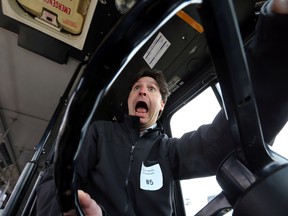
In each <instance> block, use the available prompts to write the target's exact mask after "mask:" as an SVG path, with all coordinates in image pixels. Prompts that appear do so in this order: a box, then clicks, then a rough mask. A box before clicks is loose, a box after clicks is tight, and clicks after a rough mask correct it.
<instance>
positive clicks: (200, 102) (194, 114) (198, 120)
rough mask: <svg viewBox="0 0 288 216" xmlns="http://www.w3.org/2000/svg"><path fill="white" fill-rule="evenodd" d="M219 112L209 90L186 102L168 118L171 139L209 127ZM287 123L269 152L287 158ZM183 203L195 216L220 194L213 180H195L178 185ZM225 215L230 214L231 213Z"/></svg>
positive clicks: (216, 102) (190, 213)
mask: <svg viewBox="0 0 288 216" xmlns="http://www.w3.org/2000/svg"><path fill="white" fill-rule="evenodd" d="M219 110H220V105H219V103H218V101H217V99H216V96H215V95H214V92H213V90H212V88H211V87H209V88H207V89H206V90H205V91H204V92H202V93H201V94H199V95H198V96H197V97H196V98H194V99H193V100H192V101H190V102H189V103H187V104H186V105H185V106H184V107H182V108H181V109H180V110H179V111H177V112H176V113H175V114H174V115H173V116H172V118H171V131H172V136H173V137H181V136H182V135H183V134H184V133H185V132H188V131H192V130H196V129H197V128H198V127H199V126H201V125H203V124H209V123H211V122H212V121H213V119H214V117H215V116H216V114H217V113H218V112H219ZM285 140H286V141H287V140H288V124H286V126H285V127H284V128H283V129H282V131H281V132H280V133H279V134H278V135H277V137H276V139H275V142H274V144H273V146H272V147H271V149H273V150H274V151H275V152H277V153H279V154H281V155H282V156H284V157H286V158H288V148H287V146H286V148H285V144H286V143H285ZM180 184H181V189H182V194H183V203H184V205H185V211H186V215H187V216H192V215H195V214H196V213H197V212H198V211H199V210H200V209H201V208H203V207H204V206H205V205H206V204H207V203H208V202H209V201H210V200H211V199H213V198H214V197H215V196H216V195H218V194H219V193H220V192H221V190H222V189H221V188H220V186H219V185H218V183H217V181H216V177H215V176H212V177H206V178H196V179H189V180H182V181H181V182H180ZM227 215H232V211H230V212H228V213H227V214H226V216H227Z"/></svg>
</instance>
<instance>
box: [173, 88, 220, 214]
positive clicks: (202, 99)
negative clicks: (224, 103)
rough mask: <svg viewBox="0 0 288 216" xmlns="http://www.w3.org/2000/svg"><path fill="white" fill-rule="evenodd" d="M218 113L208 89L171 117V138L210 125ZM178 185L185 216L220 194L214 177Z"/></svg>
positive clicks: (191, 180)
mask: <svg viewBox="0 0 288 216" xmlns="http://www.w3.org/2000/svg"><path fill="white" fill-rule="evenodd" d="M219 111H220V105H219V103H218V101H217V99H216V97H215V95H214V92H213V90H212V88H211V87H209V88H207V89H206V90H205V91H204V92H202V93H201V94H200V95H198V96H197V97H196V98H194V99H193V100H192V101H190V102H189V103H187V104H186V105H185V106H184V107H182V108H181V109H180V110H179V111H177V112H176V113H175V114H174V115H173V116H172V118H171V131H172V136H173V137H181V136H182V134H184V133H185V132H188V131H192V130H196V129H197V128H198V127H199V126H201V125H203V124H209V123H211V122H212V121H213V119H214V117H215V116H216V114H217V113H218V112H219ZM180 184H181V189H182V194H183V203H184V205H185V211H186V215H187V216H192V215H195V214H196V213H197V212H198V211H199V210H200V209H201V208H203V207H204V206H205V205H206V204H207V203H208V202H209V201H210V200H211V199H213V198H214V197H215V196H216V195H218V194H219V193H220V192H221V188H220V186H219V185H218V183H217V181H216V178H215V176H212V177H205V178H196V179H189V180H182V181H181V182H180Z"/></svg>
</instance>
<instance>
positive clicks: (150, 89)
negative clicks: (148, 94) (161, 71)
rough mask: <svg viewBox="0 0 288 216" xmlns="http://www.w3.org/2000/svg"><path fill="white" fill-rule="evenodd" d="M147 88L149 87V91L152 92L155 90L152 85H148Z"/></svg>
mask: <svg viewBox="0 0 288 216" xmlns="http://www.w3.org/2000/svg"><path fill="white" fill-rule="evenodd" d="M148 89H149V91H152V92H154V91H156V88H154V87H149V88H148Z"/></svg>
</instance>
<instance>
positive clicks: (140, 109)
mask: <svg viewBox="0 0 288 216" xmlns="http://www.w3.org/2000/svg"><path fill="white" fill-rule="evenodd" d="M136 112H138V113H147V109H146V108H144V107H138V108H137V109H136Z"/></svg>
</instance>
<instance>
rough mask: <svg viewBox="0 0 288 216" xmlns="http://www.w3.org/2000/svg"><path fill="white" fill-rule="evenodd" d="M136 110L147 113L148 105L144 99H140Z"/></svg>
mask: <svg viewBox="0 0 288 216" xmlns="http://www.w3.org/2000/svg"><path fill="white" fill-rule="evenodd" d="M135 111H136V112H138V113H147V112H148V106H147V104H146V103H145V102H144V101H138V102H137V103H136V106H135Z"/></svg>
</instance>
